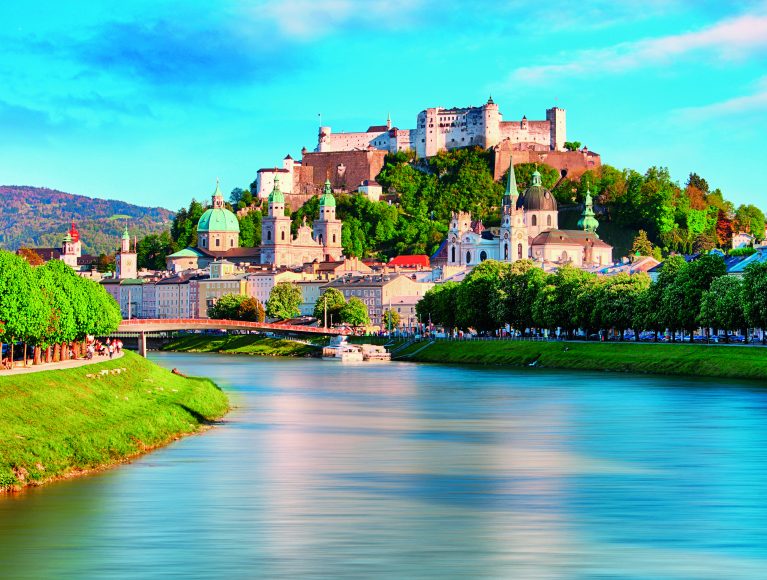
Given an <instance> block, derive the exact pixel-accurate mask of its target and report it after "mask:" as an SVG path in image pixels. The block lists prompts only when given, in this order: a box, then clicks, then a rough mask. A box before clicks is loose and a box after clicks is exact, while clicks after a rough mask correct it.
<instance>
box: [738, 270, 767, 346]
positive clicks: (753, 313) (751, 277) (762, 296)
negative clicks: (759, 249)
mask: <svg viewBox="0 0 767 580" xmlns="http://www.w3.org/2000/svg"><path fill="white" fill-rule="evenodd" d="M742 292H743V306H744V310H745V315H746V320H747V321H748V323H749V324H750V325H751V326H754V327H756V328H761V329H762V342H765V337H766V335H765V333H764V331H765V329H767V262H755V263H753V264H749V265H748V266H747V267H746V270H745V272H744V273H743V290H742Z"/></svg>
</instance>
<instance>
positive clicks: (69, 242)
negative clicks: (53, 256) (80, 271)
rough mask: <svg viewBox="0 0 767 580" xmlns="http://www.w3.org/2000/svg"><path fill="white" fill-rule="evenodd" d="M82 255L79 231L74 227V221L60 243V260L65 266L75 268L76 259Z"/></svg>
mask: <svg viewBox="0 0 767 580" xmlns="http://www.w3.org/2000/svg"><path fill="white" fill-rule="evenodd" d="M81 256H82V243H81V242H80V232H78V231H77V228H76V227H75V222H72V226H71V227H70V228H69V231H68V232H67V233H66V235H65V236H64V239H63V241H62V243H61V261H62V262H64V263H65V264H66V265H67V266H70V267H71V268H74V269H75V270H76V269H77V260H78V258H80V257H81Z"/></svg>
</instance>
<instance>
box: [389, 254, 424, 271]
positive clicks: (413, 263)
mask: <svg viewBox="0 0 767 580" xmlns="http://www.w3.org/2000/svg"><path fill="white" fill-rule="evenodd" d="M430 265H431V264H430V262H429V256H427V255H426V254H413V255H409V256H407V255H406V256H397V257H396V258H392V259H391V260H390V261H389V263H388V264H387V266H400V267H410V268H415V267H422V268H428V267H429V266H430Z"/></svg>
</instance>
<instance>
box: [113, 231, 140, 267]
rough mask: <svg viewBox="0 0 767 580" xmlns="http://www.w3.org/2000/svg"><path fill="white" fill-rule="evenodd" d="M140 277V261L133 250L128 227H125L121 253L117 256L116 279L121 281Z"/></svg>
mask: <svg viewBox="0 0 767 580" xmlns="http://www.w3.org/2000/svg"><path fill="white" fill-rule="evenodd" d="M137 276H138V260H137V256H136V252H135V250H131V246H130V234H129V233H128V226H127V225H126V226H125V230H124V231H123V235H122V238H121V239H120V251H119V252H118V253H117V255H116V256H115V277H117V278H118V279H119V280H124V279H126V278H136V277H137Z"/></svg>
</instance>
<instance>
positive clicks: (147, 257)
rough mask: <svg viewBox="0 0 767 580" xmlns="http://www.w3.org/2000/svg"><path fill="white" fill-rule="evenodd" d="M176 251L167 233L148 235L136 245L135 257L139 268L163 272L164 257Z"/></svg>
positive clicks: (176, 248)
mask: <svg viewBox="0 0 767 580" xmlns="http://www.w3.org/2000/svg"><path fill="white" fill-rule="evenodd" d="M177 250H178V247H177V246H176V244H175V243H174V242H173V240H172V239H171V237H170V234H169V233H168V232H162V233H161V234H159V235H157V234H149V235H148V236H145V237H144V238H142V239H141V240H139V242H138V244H136V255H137V261H138V267H139V268H146V269H148V270H165V269H167V265H166V263H165V257H166V256H169V255H170V254H172V253H174V252H175V251H177Z"/></svg>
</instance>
